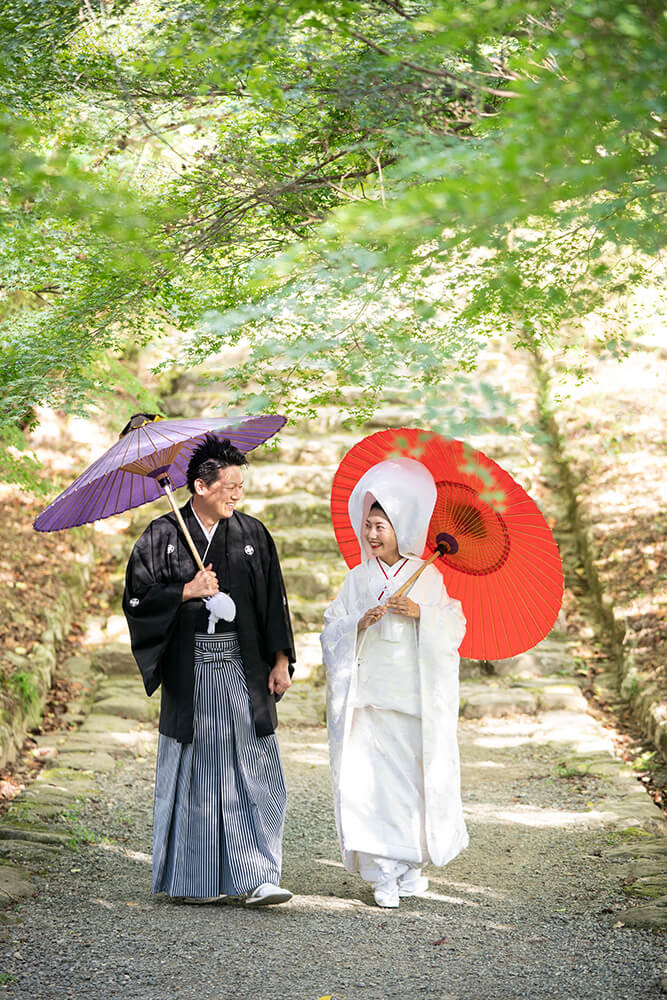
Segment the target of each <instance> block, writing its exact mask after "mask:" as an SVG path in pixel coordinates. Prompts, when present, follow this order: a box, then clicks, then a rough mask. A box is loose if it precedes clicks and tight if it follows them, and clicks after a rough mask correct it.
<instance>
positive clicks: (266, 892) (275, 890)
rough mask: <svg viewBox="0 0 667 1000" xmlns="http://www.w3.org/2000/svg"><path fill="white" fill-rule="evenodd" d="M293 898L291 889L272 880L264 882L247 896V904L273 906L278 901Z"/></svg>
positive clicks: (284, 901) (282, 901)
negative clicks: (274, 883)
mask: <svg viewBox="0 0 667 1000" xmlns="http://www.w3.org/2000/svg"><path fill="white" fill-rule="evenodd" d="M291 898H292V893H291V892H290V891H289V889H283V888H281V886H279V885H273V883H271V882H262V884H261V885H258V886H257V888H256V889H254V890H253V891H252V892H251V893H250V895H249V896H246V899H245V905H246V906H271V905H274V904H276V903H287V902H288V901H289V900H290V899H291Z"/></svg>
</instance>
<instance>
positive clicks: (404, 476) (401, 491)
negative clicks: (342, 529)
mask: <svg viewBox="0 0 667 1000" xmlns="http://www.w3.org/2000/svg"><path fill="white" fill-rule="evenodd" d="M436 495H437V490H436V486H435V481H434V479H433V476H432V475H431V473H430V472H429V471H428V469H427V468H426V467H425V466H424V465H422V464H421V462H417V461H416V460H415V459H414V458H396V459H389V460H388V461H386V462H378V464H377V465H374V466H372V467H371V468H370V469H369V470H368V471H367V472H365V473H364V475H363V476H362V477H361V479H360V480H359V482H358V483H357V485H356V486H355V487H354V489H353V490H352V493H351V494H350V499H349V501H348V505H347V509H348V512H349V515H350V521H351V523H352V527H353V528H354V533H355V534H356V536H357V538H358V540H359V547H360V548H361V557H362V559H363V560H364V562H365V561H366V560H368V559H369V558H371V555H372V553H370V552H369V551H367V550H366V547H365V545H364V541H363V538H362V533H361V529H362V526H363V524H364V522H365V520H366V518H367V517H368V512H369V510H370V508H371V505H372V504H373V503H374V502H375V501H377V502H378V503H379V504H380V506H381V507H382V509H383V510H384V511H385V513H386V514H387V517H388V518H389V520H390V521H391V523H392V526H393V528H394V531H395V532H396V540H397V542H398V551H399V552H400V553H401V555H403V556H407V555H413V556H416V557H417V558H418V559H421V557H422V554H423V552H424V546H425V545H426V535H427V533H428V525H429V521H430V520H431V514H432V513H433V508H434V507H435V500H436Z"/></svg>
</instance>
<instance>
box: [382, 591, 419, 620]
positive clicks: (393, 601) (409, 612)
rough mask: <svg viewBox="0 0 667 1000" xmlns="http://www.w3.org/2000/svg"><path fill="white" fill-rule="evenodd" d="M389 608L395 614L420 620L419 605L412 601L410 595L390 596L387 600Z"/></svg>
mask: <svg viewBox="0 0 667 1000" xmlns="http://www.w3.org/2000/svg"><path fill="white" fill-rule="evenodd" d="M387 610H388V611H391V612H392V614H394V615H403V616H404V617H405V618H415V619H416V620H417V621H418V620H419V605H418V604H415V602H414V601H411V600H410V598H409V597H390V598H389V600H388V601H387Z"/></svg>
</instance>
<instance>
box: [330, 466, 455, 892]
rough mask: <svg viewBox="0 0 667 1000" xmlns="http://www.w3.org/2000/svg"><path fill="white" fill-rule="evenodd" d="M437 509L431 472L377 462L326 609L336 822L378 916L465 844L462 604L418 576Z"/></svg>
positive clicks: (437, 583)
mask: <svg viewBox="0 0 667 1000" xmlns="http://www.w3.org/2000/svg"><path fill="white" fill-rule="evenodd" d="M435 499H436V487H435V483H434V481H433V477H432V476H431V474H430V472H429V471H428V470H427V469H426V468H425V467H424V466H423V465H422V464H421V463H420V462H417V461H415V460H414V459H410V458H402V459H397V460H395V461H393V460H391V461H385V462H380V463H378V464H377V465H375V466H373V467H372V468H371V469H369V470H368V471H367V472H366V473H365V475H364V476H363V477H362V478H361V479H360V480H359V482H358V483H357V485H356V487H355V488H354V490H353V492H352V494H351V496H350V500H349V505H348V509H349V513H350V520H351V522H352V526H353V528H354V530H355V533H356V535H357V537H358V539H359V544H360V546H361V553H362V562H361V564H360V565H359V566H356V567H355V568H354V569H353V570H351V571H350V572H349V573H348V575H347V577H346V579H345V582H344V584H343V587H342V589H341V592H340V594H339V595H338V597H337V598H336V599H335V600H334V601H333V603H332V604H331V605H330V606H329V607H328V608H327V610H326V612H325V615H324V621H325V627H324V631H323V633H322V650H323V659H324V665H325V667H326V671H327V686H328V687H327V718H328V727H329V750H330V757H331V773H332V780H333V788H334V799H335V806H336V823H337V827H338V836H339V839H340V844H341V850H342V854H343V861H344V864H345V867H346V868H347V869H348V871H351V872H359V873H360V874H361V876H362V878H364V879H365V880H366V881H368V882H370V883H371V884H372V886H373V889H374V895H375V900H376V902H377V903H378V905H379V906H387V907H396V906H398V905H399V897H400V896H412V895H416V894H418V893H420V892H424V891H425V890H426V889H427V887H428V882H427V880H426V879H425V878H424V877H423V876H422V874H421V869H422V865H423V864H424V863H425V862H426V861H427V860H430V861H431V862H432V863H433V864H435V865H444V864H447V862H448V861H451V859H452V858H454V857H455V856H456V855H457V854H458V853H459V851H461V850H462V849H463V848H464V847H465V846H466V845H467V843H468V835H467V832H466V827H465V822H464V819H463V809H462V805H461V792H460V775H459V756H458V746H457V741H456V727H457V722H458V708H459V697H458V668H459V655H458V647H459V645H460V644H461V641H462V639H463V636H464V634H465V618H464V617H463V613H462V611H461V605H460V603H459V601H455V600H452V599H451V598H450V597H448V595H447V591H446V590H445V586H444V583H443V579H442V576H441V574H440V573H439V572H438V570H437V569H436V568H435V567H434V566H427V567H426V569H425V570H424V571H423V573H422V574H421V576H420V577H419V578H418V579H417V581H416V582H415V583H414V584H413V586H412V587H411V588H410V590H409V592H408V593H407V594H406V595H404V596H402V597H392V596H391V595H392V594H393V593H395V591H396V590H398V588H399V587H400V586H401V585H402V584H403V583H405V581H406V580H408V579H409V577H410V576H411V575H412V574H413V573H414V571H415V570H416V569H417V568H418V567H419V566H420V565H421V563H422V560H421V553H422V552H423V550H424V545H425V541H426V533H427V529H428V524H429V521H430V518H431V514H432V512H433V507H434V505H435Z"/></svg>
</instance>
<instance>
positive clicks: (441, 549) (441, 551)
mask: <svg viewBox="0 0 667 1000" xmlns="http://www.w3.org/2000/svg"><path fill="white" fill-rule="evenodd" d="M435 541H436V548H435V552H434V553H433V555H432V556H429V558H428V559H427V560H426V561H425V562H423V563H422V564H421V566H420V567H419V569H418V570H415V572H414V573H413V574H412V576H411V577H410V579H409V580H406V581H405V583H404V584H403V585H402V586H401V587H399V588H398V590H397V591H396V593H395V594H392V595H391V596H392V597H402V596H403V594H404V593H405V592H406V591H407V590H409V589H410V587H411V586H412V584H413V583H414V582H415V580H416V579H417V578H418V577H419V576H421V574H422V573H423V572H424V570H425V569H426V567H427V566H430V565H431V563H433V562H435V560H436V559H439V558H440V556H444V555H447V553H449V554H451V555H454V553H456V552H458V550H459V543H458V542H457V541H456V539H455V538H454V536H453V535H450V534H448V533H447V532H446V531H441V532H440V534H439V535H437V537H436V539H435Z"/></svg>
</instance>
